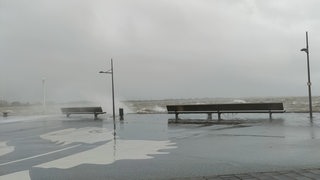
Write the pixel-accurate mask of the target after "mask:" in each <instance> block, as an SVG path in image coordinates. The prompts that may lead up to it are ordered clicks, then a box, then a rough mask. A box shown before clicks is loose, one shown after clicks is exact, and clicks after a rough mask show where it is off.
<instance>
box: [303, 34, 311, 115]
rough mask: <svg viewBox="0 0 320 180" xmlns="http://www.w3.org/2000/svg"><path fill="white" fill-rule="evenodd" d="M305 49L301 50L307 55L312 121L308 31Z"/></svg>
mask: <svg viewBox="0 0 320 180" xmlns="http://www.w3.org/2000/svg"><path fill="white" fill-rule="evenodd" d="M306 45H307V47H306V48H303V49H301V51H304V52H306V53H307V68H308V83H307V85H308V91H309V113H310V119H312V96H311V80H310V63H309V42H308V31H307V32H306Z"/></svg>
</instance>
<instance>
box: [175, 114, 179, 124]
mask: <svg viewBox="0 0 320 180" xmlns="http://www.w3.org/2000/svg"><path fill="white" fill-rule="evenodd" d="M178 119H179V113H176V122H178Z"/></svg>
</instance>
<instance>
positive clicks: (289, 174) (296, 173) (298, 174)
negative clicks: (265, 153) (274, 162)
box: [172, 168, 320, 180]
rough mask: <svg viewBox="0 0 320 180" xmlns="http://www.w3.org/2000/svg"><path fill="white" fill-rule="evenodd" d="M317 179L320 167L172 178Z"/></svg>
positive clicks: (234, 179)
mask: <svg viewBox="0 0 320 180" xmlns="http://www.w3.org/2000/svg"><path fill="white" fill-rule="evenodd" d="M182 179H189V180H191V179H194V180H239V179H241V180H317V179H320V168H317V169H301V170H290V171H273V172H254V173H243V174H228V175H217V176H208V177H186V178H174V179H172V180H182Z"/></svg>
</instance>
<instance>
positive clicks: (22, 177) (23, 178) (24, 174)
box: [0, 171, 31, 180]
mask: <svg viewBox="0 0 320 180" xmlns="http://www.w3.org/2000/svg"><path fill="white" fill-rule="evenodd" d="M0 180H31V179H30V175H29V171H20V172H16V173H12V174H7V175H4V176H0Z"/></svg>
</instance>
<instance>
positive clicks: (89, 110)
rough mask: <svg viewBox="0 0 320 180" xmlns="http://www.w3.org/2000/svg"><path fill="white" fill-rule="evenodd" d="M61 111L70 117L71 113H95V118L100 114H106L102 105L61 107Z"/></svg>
mask: <svg viewBox="0 0 320 180" xmlns="http://www.w3.org/2000/svg"><path fill="white" fill-rule="evenodd" d="M61 112H62V113H63V114H66V115H67V117H69V116H70V115H71V114H94V117H95V119H97V116H98V115H99V114H105V113H106V112H103V110H102V108H101V107H68V108H61Z"/></svg>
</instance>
